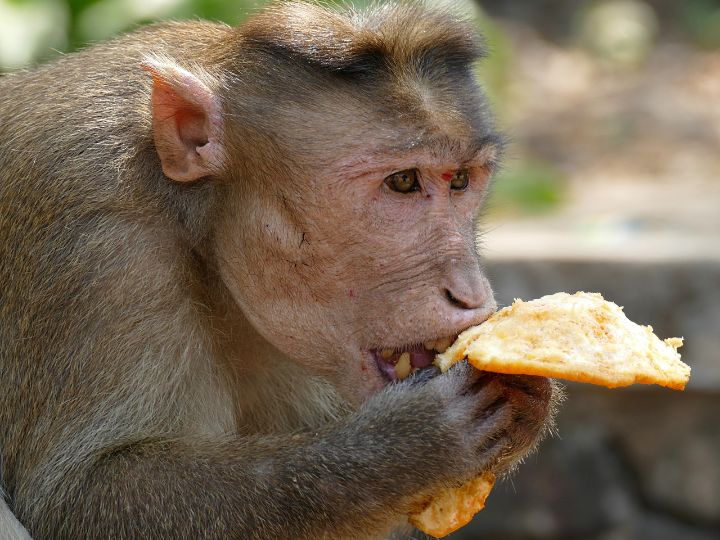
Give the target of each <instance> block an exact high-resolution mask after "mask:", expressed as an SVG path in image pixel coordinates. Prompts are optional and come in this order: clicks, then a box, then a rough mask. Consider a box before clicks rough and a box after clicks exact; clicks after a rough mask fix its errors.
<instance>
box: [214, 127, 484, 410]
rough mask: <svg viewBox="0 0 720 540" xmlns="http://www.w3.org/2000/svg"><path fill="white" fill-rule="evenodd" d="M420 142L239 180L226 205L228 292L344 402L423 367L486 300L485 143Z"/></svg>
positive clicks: (479, 317) (479, 314)
mask: <svg viewBox="0 0 720 540" xmlns="http://www.w3.org/2000/svg"><path fill="white" fill-rule="evenodd" d="M427 142H428V144H427V145H422V146H421V147H420V148H418V149H416V150H412V149H411V150H409V151H408V150H407V149H398V150H397V151H394V152H393V151H387V150H382V151H381V150H379V149H378V151H372V152H367V151H362V150H361V151H359V152H357V153H354V154H353V155H351V156H350V157H349V158H345V159H342V160H338V161H334V162H332V163H330V164H328V165H327V166H323V167H321V168H319V169H318V170H317V173H316V174H315V175H307V176H296V177H294V178H293V183H292V185H291V186H290V185H285V186H284V189H276V188H277V186H274V187H273V186H270V187H273V189H265V190H263V189H260V190H246V191H245V193H244V195H243V202H242V203H238V205H237V206H235V207H233V209H232V210H231V211H230V212H228V213H227V217H226V220H227V223H226V225H225V226H224V227H226V229H225V230H232V231H234V234H224V235H223V237H224V238H225V240H224V241H225V242H226V243H227V244H226V245H225V246H224V247H222V248H220V250H219V251H220V252H223V253H230V254H232V258H227V257H226V258H224V263H222V266H223V267H224V268H221V270H222V273H223V274H224V279H225V281H226V283H227V284H228V286H229V288H230V290H231V292H232V294H233V296H234V297H235V299H236V301H237V302H238V303H239V304H240V306H241V308H242V309H243V311H244V312H245V314H246V315H247V317H248V318H249V320H250V321H251V323H252V324H253V325H254V326H255V328H256V329H257V330H258V331H259V332H260V333H261V334H262V335H263V336H264V337H265V338H266V339H267V340H268V341H270V342H271V343H272V344H274V345H275V346H276V347H277V348H279V349H280V350H281V351H283V352H284V353H285V354H286V355H287V356H289V357H290V358H291V359H293V360H294V361H296V362H299V363H301V364H303V365H306V366H308V367H309V368H310V369H312V370H313V371H315V372H317V373H320V374H322V375H323V376H325V377H327V378H329V379H330V380H331V381H332V382H333V383H334V384H335V386H336V387H338V389H339V390H340V391H341V392H342V393H343V394H344V395H345V396H346V397H348V398H349V399H351V401H353V402H355V403H359V402H361V401H363V400H364V399H365V398H366V397H367V396H369V395H371V394H372V393H373V392H375V391H377V390H378V389H380V388H381V387H382V386H383V385H385V384H387V383H389V382H391V381H393V380H395V379H398V378H402V377H403V376H406V375H407V373H408V371H411V370H413V369H417V368H421V367H424V366H427V365H429V364H430V363H431V362H432V359H433V357H434V354H435V351H434V350H433V349H435V348H444V347H446V346H447V345H448V344H449V343H450V342H451V341H452V340H453V339H454V338H455V336H456V335H457V334H458V333H459V332H460V331H461V330H463V329H465V328H467V327H468V326H471V325H474V324H478V323H480V322H482V321H483V320H485V319H486V318H487V317H488V316H489V315H490V314H491V313H492V312H493V311H494V309H495V303H494V301H493V297H492V292H491V289H490V286H489V284H488V281H487V279H486V277H485V275H484V273H483V271H482V268H481V265H480V260H479V257H478V254H477V247H476V219H477V216H478V212H479V210H480V208H481V205H482V202H483V200H484V198H485V195H486V192H487V188H488V180H489V176H490V173H491V171H492V168H493V162H494V159H495V157H496V154H497V151H496V148H495V147H494V146H493V144H492V143H489V142H487V141H486V140H485V139H483V140H481V139H474V140H472V141H469V140H459V139H453V138H450V137H446V136H441V137H435V138H433V139H432V140H430V141H427ZM248 197H249V198H251V200H248V199H247V198H248ZM248 209H249V210H248ZM238 219H240V221H241V222H242V223H241V224H238V223H237V220H238Z"/></svg>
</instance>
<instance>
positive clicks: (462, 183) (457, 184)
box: [450, 171, 470, 191]
mask: <svg viewBox="0 0 720 540" xmlns="http://www.w3.org/2000/svg"><path fill="white" fill-rule="evenodd" d="M469 183H470V174H469V173H468V172H467V171H458V172H456V173H455V175H454V176H453V177H452V179H451V180H450V189H454V190H455V191H462V190H463V189H465V188H467V187H468V184H469Z"/></svg>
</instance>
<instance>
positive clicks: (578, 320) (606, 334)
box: [435, 292, 690, 390]
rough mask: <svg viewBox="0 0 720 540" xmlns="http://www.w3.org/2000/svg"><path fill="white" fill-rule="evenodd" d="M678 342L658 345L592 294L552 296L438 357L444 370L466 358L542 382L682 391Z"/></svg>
mask: <svg viewBox="0 0 720 540" xmlns="http://www.w3.org/2000/svg"><path fill="white" fill-rule="evenodd" d="M680 346H682V338H669V339H666V340H665V341H661V340H660V339H659V338H658V337H657V336H656V335H655V334H653V331H652V328H651V327H650V326H640V325H638V324H635V323H634V322H632V321H630V320H629V319H628V318H627V317H626V316H625V314H624V313H623V310H622V308H621V307H619V306H618V305H616V304H614V303H613V302H608V301H606V300H604V299H603V297H602V296H601V295H600V294H598V293H585V292H578V293H575V294H573V295H571V294H567V293H556V294H552V295H549V296H543V297H542V298H539V299H537V300H532V301H529V302H523V301H522V300H515V302H513V304H512V306H508V307H506V308H503V309H501V310H500V311H498V312H497V313H495V315H493V316H492V317H490V318H489V319H488V320H487V321H485V322H484V323H483V324H481V325H479V326H474V327H472V328H469V329H468V330H466V331H465V332H463V333H462V334H460V336H458V339H457V340H456V341H455V343H453V344H452V345H451V346H450V348H448V349H447V350H446V351H445V352H444V353H442V354H439V355H438V356H437V357H436V359H435V363H436V365H437V366H438V367H440V369H441V370H442V371H445V370H447V369H448V368H449V367H450V366H451V365H452V364H454V363H455V362H457V361H459V360H462V359H463V358H467V359H468V360H469V362H470V363H471V364H472V365H473V366H475V367H476V368H477V369H480V370H484V371H492V372H496V373H509V374H524V375H542V376H545V377H556V378H560V379H567V380H570V381H577V382H586V383H592V384H599V385H602V386H607V387H609V388H616V387H618V386H628V385H630V384H634V383H643V384H659V385H661V386H666V387H668V388H674V389H676V390H682V389H684V388H685V384H686V383H687V382H688V379H689V378H690V367H689V366H688V365H686V364H685V363H683V362H682V361H681V360H680V355H679V354H678V352H677V349H678V347H680Z"/></svg>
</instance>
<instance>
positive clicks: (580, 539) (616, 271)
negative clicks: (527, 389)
mask: <svg viewBox="0 0 720 540" xmlns="http://www.w3.org/2000/svg"><path fill="white" fill-rule="evenodd" d="M488 273H489V275H490V276H491V279H492V281H493V284H494V287H495V290H496V295H497V298H498V301H499V304H500V305H501V306H503V305H507V304H509V303H511V302H512V299H513V298H514V297H519V298H523V299H532V298H536V297H538V296H541V295H544V294H550V293H553V292H557V291H567V292H574V291H576V290H585V291H593V292H601V293H603V295H604V296H605V298H607V299H609V300H613V301H614V302H616V303H618V304H620V305H622V306H624V307H625V311H626V313H627V314H628V316H629V317H630V318H631V319H632V320H634V321H636V322H639V323H643V324H651V325H652V326H653V327H654V328H655V330H656V332H657V333H658V334H659V335H660V336H661V337H670V336H684V337H685V339H686V345H685V346H684V347H683V348H682V349H681V352H682V354H683V360H685V361H686V362H687V363H688V364H690V365H691V366H692V368H693V374H692V378H691V382H690V384H689V386H688V388H687V389H686V390H685V392H682V393H681V392H676V391H672V390H667V389H662V388H658V387H653V386H634V387H630V388H627V389H617V390H609V389H605V388H601V387H596V386H590V385H581V384H568V385H567V400H566V401H565V403H564V404H563V406H562V409H561V412H560V415H559V418H558V435H556V436H554V437H553V438H551V439H549V440H547V441H545V442H544V443H543V444H542V445H541V447H540V449H539V450H538V452H536V453H535V454H534V455H533V456H531V457H529V458H528V459H527V460H526V462H525V463H524V464H523V465H522V466H521V467H520V468H519V470H518V471H517V472H516V473H515V474H514V475H513V476H512V478H510V479H507V480H505V481H503V482H501V483H499V484H498V485H497V486H496V488H495V490H494V491H493V493H492V494H491V495H490V498H489V499H488V506H487V508H486V509H485V510H483V511H482V512H481V513H480V514H478V516H477V517H476V519H475V521H474V522H473V523H472V524H471V525H469V526H468V527H465V528H464V529H462V530H461V531H459V532H458V533H455V534H454V535H452V536H451V537H450V538H452V539H453V540H470V539H475V538H489V539H492V540H521V539H523V540H524V539H527V540H530V539H533V540H535V539H537V540H541V539H542V540H550V539H552V540H562V539H568V540H576V539H577V540H584V539H589V540H590V539H591V540H711V539H715V540H718V539H720V264H718V263H715V262H702V261H688V262H674V263H666V264H662V263H657V262H653V263H652V264H641V263H622V262H614V263H612V262H607V263H598V262H568V261H550V260H548V261H528V260H525V261H512V260H506V261H495V262H492V263H490V264H489V265H488Z"/></svg>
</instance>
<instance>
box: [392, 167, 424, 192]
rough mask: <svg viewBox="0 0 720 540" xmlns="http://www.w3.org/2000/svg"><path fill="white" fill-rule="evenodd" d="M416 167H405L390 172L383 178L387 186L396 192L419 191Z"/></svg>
mask: <svg viewBox="0 0 720 540" xmlns="http://www.w3.org/2000/svg"><path fill="white" fill-rule="evenodd" d="M417 176H418V174H417V169H406V170H404V171H399V172H396V173H393V174H391V175H390V176H388V177H387V178H386V179H385V183H386V184H387V186H388V187H389V188H390V189H392V190H393V191H397V192H398V193H410V192H412V191H420V183H419V182H418V178H417Z"/></svg>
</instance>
